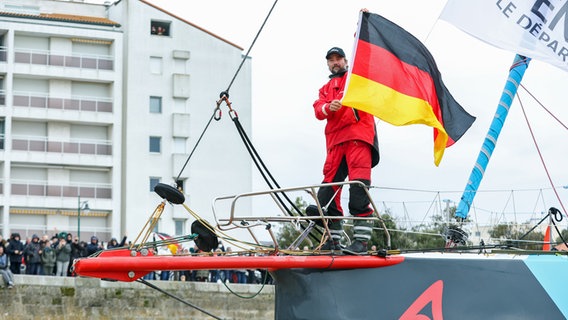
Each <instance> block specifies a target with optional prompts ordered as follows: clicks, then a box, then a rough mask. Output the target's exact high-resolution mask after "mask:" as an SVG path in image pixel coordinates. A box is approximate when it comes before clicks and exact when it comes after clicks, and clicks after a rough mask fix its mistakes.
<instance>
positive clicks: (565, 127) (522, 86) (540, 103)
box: [520, 83, 568, 130]
mask: <svg viewBox="0 0 568 320" xmlns="http://www.w3.org/2000/svg"><path fill="white" fill-rule="evenodd" d="M520 85H521V88H523V89H524V90H525V91H526V92H527V93H528V94H529V95H530V96H531V97H532V98H533V99H534V101H536V102H537V103H538V104H539V105H540V106H541V107H542V108H543V109H544V111H546V112H547V113H548V114H549V115H550V116H551V117H552V118H554V120H556V121H557V122H558V123H560V125H561V126H563V127H564V129H566V130H568V126H566V125H565V124H564V123H563V122H562V121H560V119H558V118H557V117H556V116H555V115H554V114H552V112H550V110H548V109H547V108H546V107H545V106H544V105H543V104H542V102H540V101H539V100H538V99H537V98H536V97H535V96H534V95H533V94H532V93H531V92H530V91H529V90H528V89H527V88H525V86H524V85H523V84H522V83H521V84H520Z"/></svg>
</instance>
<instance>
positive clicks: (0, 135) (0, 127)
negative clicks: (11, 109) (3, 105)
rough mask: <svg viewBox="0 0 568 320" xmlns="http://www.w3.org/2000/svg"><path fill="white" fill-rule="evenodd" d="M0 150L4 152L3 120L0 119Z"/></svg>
mask: <svg viewBox="0 0 568 320" xmlns="http://www.w3.org/2000/svg"><path fill="white" fill-rule="evenodd" d="M0 150H4V119H0Z"/></svg>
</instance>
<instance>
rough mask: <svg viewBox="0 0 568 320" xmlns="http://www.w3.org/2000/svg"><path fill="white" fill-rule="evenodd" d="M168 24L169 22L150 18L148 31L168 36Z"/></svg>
mask: <svg viewBox="0 0 568 320" xmlns="http://www.w3.org/2000/svg"><path fill="white" fill-rule="evenodd" d="M170 25H171V22H167V21H155V20H152V22H151V23H150V33H151V34H154V35H157V36H169V35H170Z"/></svg>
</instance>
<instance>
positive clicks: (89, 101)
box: [0, 91, 113, 112]
mask: <svg viewBox="0 0 568 320" xmlns="http://www.w3.org/2000/svg"><path fill="white" fill-rule="evenodd" d="M2 94H3V92H2V91H0V96H2ZM13 105H14V107H33V108H44V109H58V110H73V111H93V112H112V111H113V104H112V99H110V98H99V97H81V96H72V97H71V98H61V97H51V96H49V95H48V94H45V93H37V92H22V91H15V92H14V101H13Z"/></svg>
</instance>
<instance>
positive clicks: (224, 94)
mask: <svg viewBox="0 0 568 320" xmlns="http://www.w3.org/2000/svg"><path fill="white" fill-rule="evenodd" d="M276 3H278V0H275V1H274V3H273V4H272V7H271V8H270V11H269V12H268V14H267V15H266V18H265V19H264V21H263V22H262V25H261V26H260V29H259V30H258V32H257V33H256V35H255V37H254V39H253V41H252V43H251V45H250V46H249V48H248V50H247V52H246V54H245V55H244V56H243V59H242V60H241V63H240V64H239V67H238V68H237V70H236V71H235V73H234V74H233V78H232V79H231V81H230V82H229V85H228V86H227V89H226V90H225V91H223V92H221V94H220V98H221V100H219V101H218V102H217V107H216V108H215V110H213V114H212V115H211V118H209V121H208V122H207V125H206V126H205V128H204V129H203V131H202V132H201V135H200V136H199V139H198V140H197V142H196V143H195V145H194V146H193V149H192V150H191V153H190V154H189V156H188V157H187V160H186V161H185V164H184V165H183V167H182V168H181V170H180V172H179V174H178V176H177V178H176V182H177V181H178V180H179V178H180V177H181V174H182V173H183V170H185V167H186V166H187V164H188V163H189V160H190V159H191V156H192V155H193V153H194V151H195V149H197V146H198V145H199V142H200V141H201V138H203V135H204V134H205V131H207V129H208V128H209V125H210V124H211V121H212V120H213V119H215V120H217V121H218V120H220V119H221V111H220V109H219V106H220V104H221V102H222V100H223V97H228V96H229V90H230V89H231V87H232V86H233V83H234V82H235V79H236V78H237V75H238V74H239V72H240V71H241V68H242V67H243V65H244V63H245V61H246V60H247V59H248V57H249V54H250V51H251V50H252V48H253V47H254V44H255V43H256V40H257V39H258V37H259V35H260V33H261V32H262V29H263V28H264V25H265V24H266V22H267V21H268V18H269V17H270V15H271V14H272V10H274V7H275V6H276Z"/></svg>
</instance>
